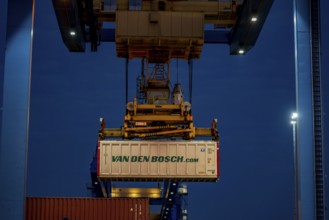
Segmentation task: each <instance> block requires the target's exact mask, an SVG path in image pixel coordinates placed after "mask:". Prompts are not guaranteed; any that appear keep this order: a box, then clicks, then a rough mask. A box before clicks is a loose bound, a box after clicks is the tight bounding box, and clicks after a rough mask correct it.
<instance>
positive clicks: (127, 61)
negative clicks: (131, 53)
mask: <svg viewBox="0 0 329 220" xmlns="http://www.w3.org/2000/svg"><path fill="white" fill-rule="evenodd" d="M128 63H129V60H128V57H126V104H127V103H128Z"/></svg>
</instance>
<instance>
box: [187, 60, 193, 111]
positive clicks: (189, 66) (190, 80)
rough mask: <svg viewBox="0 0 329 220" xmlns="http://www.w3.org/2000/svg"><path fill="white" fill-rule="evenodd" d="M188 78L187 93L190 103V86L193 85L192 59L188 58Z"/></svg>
mask: <svg viewBox="0 0 329 220" xmlns="http://www.w3.org/2000/svg"><path fill="white" fill-rule="evenodd" d="M188 74H189V76H188V78H189V95H190V103H191V105H192V87H193V60H191V59H189V60H188Z"/></svg>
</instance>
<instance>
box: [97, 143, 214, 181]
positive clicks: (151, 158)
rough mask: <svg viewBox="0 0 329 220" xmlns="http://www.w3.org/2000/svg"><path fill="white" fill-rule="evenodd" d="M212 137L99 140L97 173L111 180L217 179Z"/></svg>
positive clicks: (102, 177) (100, 176)
mask: <svg viewBox="0 0 329 220" xmlns="http://www.w3.org/2000/svg"><path fill="white" fill-rule="evenodd" d="M218 150H219V149H218V144H217V142H215V141H114V140H113V141H112V140H105V141H100V142H99V145H98V177H99V178H101V179H110V180H114V181H166V180H177V181H184V182H192V181H194V182H197V181H217V180H218V177H219V176H218V174H219V168H218V165H219V164H218V161H219V158H218Z"/></svg>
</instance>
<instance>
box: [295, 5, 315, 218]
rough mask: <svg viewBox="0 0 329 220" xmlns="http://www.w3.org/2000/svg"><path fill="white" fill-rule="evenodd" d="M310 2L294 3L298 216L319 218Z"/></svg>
mask: <svg viewBox="0 0 329 220" xmlns="http://www.w3.org/2000/svg"><path fill="white" fill-rule="evenodd" d="M309 8H310V7H309V0H294V34H295V36H294V37H295V71H296V72H295V75H296V97H297V112H298V119H297V120H298V122H297V144H298V149H297V152H298V167H297V172H298V179H299V181H298V185H299V186H298V189H299V192H298V212H299V214H298V216H299V219H302V220H314V219H315V192H314V191H315V184H314V132H313V108H312V71H311V45H310V42H311V41H310V40H311V35H310V34H311V33H310V9H309Z"/></svg>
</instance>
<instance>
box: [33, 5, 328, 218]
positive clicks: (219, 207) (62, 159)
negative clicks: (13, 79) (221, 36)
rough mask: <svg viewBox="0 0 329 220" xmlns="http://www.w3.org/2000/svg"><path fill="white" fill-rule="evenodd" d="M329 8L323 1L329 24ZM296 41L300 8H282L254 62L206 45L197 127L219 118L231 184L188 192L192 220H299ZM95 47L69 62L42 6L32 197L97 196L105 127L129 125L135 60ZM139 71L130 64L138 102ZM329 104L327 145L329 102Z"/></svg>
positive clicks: (197, 72)
mask: <svg viewBox="0 0 329 220" xmlns="http://www.w3.org/2000/svg"><path fill="white" fill-rule="evenodd" d="M328 8H329V6H328V3H327V1H322V14H323V15H325V12H326V11H328ZM325 9H326V10H325ZM323 17H324V16H323ZM322 26H323V30H322V34H323V36H322V56H323V61H322V65H323V66H322V71H323V72H322V74H323V78H322V79H323V82H324V88H328V82H329V79H328V75H329V74H328V71H329V66H328V64H327V63H328V62H327V61H328V56H329V46H328V41H327V40H325V39H328V37H329V36H328V27H329V22H328V17H324V19H323V20H322ZM293 40H294V38H293V5H292V1H286V0H276V1H274V3H273V6H272V9H271V11H270V14H269V16H268V18H267V20H266V22H265V24H264V27H263V30H262V32H261V34H260V36H259V38H258V41H257V43H256V45H255V47H254V48H253V49H252V50H251V51H249V53H248V54H247V55H245V56H230V55H229V47H228V45H205V46H204V48H203V51H202V55H201V58H200V59H199V60H196V61H194V79H193V105H192V113H193V115H194V119H195V126H196V127H210V125H211V121H212V119H213V118H218V122H219V124H218V128H219V132H220V143H221V163H220V166H221V178H220V181H219V182H217V183H191V184H188V186H189V193H190V194H189V198H188V203H189V219H191V220H199V219H221V220H232V219H233V220H246V219H255V220H260V219H266V220H278V219H280V220H281V219H292V216H293V160H292V158H293V154H292V127H291V125H290V115H291V113H292V112H293V111H295V72H294V41H293ZM89 46H90V45H87V47H88V49H87V52H86V53H70V52H68V50H67V48H66V47H65V45H64V43H63V42H62V38H61V35H60V31H59V28H58V24H57V20H56V17H55V13H54V10H53V7H52V3H51V1H36V20H35V29H34V43H33V66H32V85H31V115H30V116H31V117H30V130H29V134H30V135H29V149H28V178H27V194H28V196H49V197H54V196H56V197H57V196H60V197H86V196H90V195H91V194H90V192H89V191H88V190H87V189H86V185H87V184H90V175H89V164H90V162H91V160H92V157H93V155H94V152H95V146H96V143H97V135H98V129H99V118H100V117H104V118H105V120H106V122H107V127H114V128H116V127H120V126H121V125H122V123H123V116H124V113H125V88H124V85H125V81H124V75H125V60H124V59H118V58H116V56H115V44H114V43H102V44H101V46H100V47H99V48H98V52H97V53H92V52H89ZM139 63H140V61H139V60H132V61H130V69H129V71H130V72H129V74H130V75H129V78H130V81H129V99H130V100H132V99H133V97H134V95H135V90H136V89H135V86H136V81H135V80H136V76H137V74H139V73H140V66H139ZM178 66H179V68H178V71H177V69H176V61H175V62H173V63H172V75H173V76H174V77H173V80H172V81H173V82H172V83H175V81H176V73H177V72H178V73H179V74H178V79H179V82H181V83H182V84H183V86H184V88H185V94H186V97H188V84H187V83H186V82H187V80H186V79H187V75H188V74H187V73H188V69H187V63H186V62H183V61H180V62H179V65H178ZM323 100H324V105H325V106H324V120H325V121H324V125H325V132H326V138H327V137H328V136H329V135H328V129H329V128H328V126H327V125H328V124H329V123H328V116H327V114H328V113H327V112H328V94H327V93H325V94H324V96H323ZM326 140H328V139H326ZM325 143H327V141H326V142H325ZM326 152H327V153H328V150H326ZM132 186H134V185H132ZM154 187H156V183H154Z"/></svg>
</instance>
